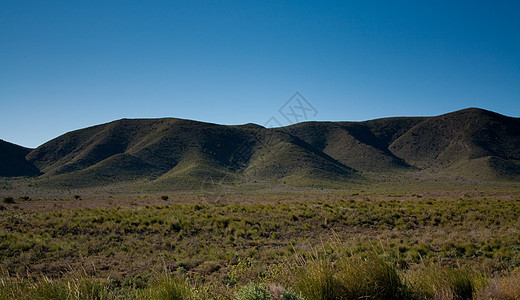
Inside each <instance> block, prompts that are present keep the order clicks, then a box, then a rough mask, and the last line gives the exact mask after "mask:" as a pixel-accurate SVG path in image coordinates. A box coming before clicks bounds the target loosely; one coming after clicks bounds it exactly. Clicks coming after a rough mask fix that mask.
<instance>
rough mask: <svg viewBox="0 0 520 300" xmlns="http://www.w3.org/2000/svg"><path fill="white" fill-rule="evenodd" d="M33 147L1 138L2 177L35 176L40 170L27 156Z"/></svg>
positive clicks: (0, 168) (0, 166)
mask: <svg viewBox="0 0 520 300" xmlns="http://www.w3.org/2000/svg"><path fill="white" fill-rule="evenodd" d="M29 152H31V149H28V148H25V147H22V146H18V145H15V144H12V143H9V142H6V141H4V140H0V177H13V176H35V175H38V174H39V173H40V172H39V171H38V168H36V167H35V166H33V165H32V164H31V163H29V162H28V161H27V160H26V159H25V156H26V155H27V154H28V153H29Z"/></svg>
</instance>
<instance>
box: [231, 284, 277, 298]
mask: <svg viewBox="0 0 520 300" xmlns="http://www.w3.org/2000/svg"><path fill="white" fill-rule="evenodd" d="M236 299H237V300H274V298H273V296H271V294H270V293H269V289H268V288H267V287H266V286H265V285H263V284H261V283H260V284H254V283H250V284H248V285H246V286H244V287H242V288H241V289H240V290H239V291H238V293H237V296H236Z"/></svg>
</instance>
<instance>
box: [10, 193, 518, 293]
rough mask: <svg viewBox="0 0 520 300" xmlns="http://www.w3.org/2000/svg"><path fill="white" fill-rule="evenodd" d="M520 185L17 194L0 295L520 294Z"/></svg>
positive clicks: (11, 212) (12, 213) (11, 200)
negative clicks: (145, 195) (150, 201)
mask: <svg viewBox="0 0 520 300" xmlns="http://www.w3.org/2000/svg"><path fill="white" fill-rule="evenodd" d="M512 195H513V194H508V195H503V196H500V195H476V194H466V195H463V196H462V197H423V196H420V195H413V199H412V200H411V199H409V198H407V199H403V198H402V197H399V196H398V195H385V196H370V197H365V196H364V197H359V196H355V195H348V196H346V195H338V194H332V195H329V194H319V195H313V196H312V197H309V198H305V199H302V198H301V197H300V198H297V197H287V198H286V199H284V198H283V197H273V198H272V199H271V198H268V197H267V198H268V199H265V201H261V202H251V201H246V200H245V197H244V201H240V199H238V200H237V199H234V200H233V201H230V202H223V203H218V204H201V203H192V204H175V203H174V200H172V199H171V198H172V197H170V199H168V198H166V199H162V200H161V201H164V205H145V206H139V207H113V208H96V209H84V208H75V209H55V210H48V211H30V210H20V209H17V208H16V207H15V206H16V205H18V204H19V203H20V202H22V201H38V200H30V199H23V198H15V197H13V198H12V199H9V200H8V201H4V203H3V204H2V205H3V206H4V209H5V210H3V211H1V212H0V224H1V226H0V261H1V269H2V276H1V280H0V298H2V299H78V298H79V299H120V298H123V299H207V298H216V299H219V298H222V299H229V298H232V299H233V298H236V299H360V298H371V299H466V298H470V297H474V298H482V299H489V298H490V297H493V299H519V298H520V269H519V267H520V224H519V222H518V219H519V216H520V198H518V197H516V196H512ZM13 200H14V201H13ZM76 200H78V199H76ZM78 201H79V200H78ZM83 201H87V200H83ZM12 202H14V203H12ZM17 203H18V204H17Z"/></svg>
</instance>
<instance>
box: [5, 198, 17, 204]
mask: <svg viewBox="0 0 520 300" xmlns="http://www.w3.org/2000/svg"><path fill="white" fill-rule="evenodd" d="M4 203H5V204H15V203H16V201H14V198H13V197H5V198H4Z"/></svg>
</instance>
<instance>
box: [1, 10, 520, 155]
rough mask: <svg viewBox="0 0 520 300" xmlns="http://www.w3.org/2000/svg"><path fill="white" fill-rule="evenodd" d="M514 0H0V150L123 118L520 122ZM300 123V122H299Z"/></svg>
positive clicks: (518, 26)
mask: <svg viewBox="0 0 520 300" xmlns="http://www.w3.org/2000/svg"><path fill="white" fill-rule="evenodd" d="M519 13H520V2H518V1H399V0H397V1H370V0H368V1H345V0H344V1H269V0H267V1H248V0H240V1H228V0H220V1H199V0H189V1H131V0H129V1H107V0H103V1H96V0H94V1H24V0H17V1H7V0H0V139H3V140H7V141H9V142H13V143H16V144H19V145H23V146H26V147H37V146H39V145H41V144H43V143H45V142H46V141H49V140H51V139H53V138H55V137H57V136H59V135H61V134H64V133H66V132H68V131H71V130H76V129H80V128H85V127H88V126H92V125H97V124H101V123H106V122H110V121H113V120H117V119H121V118H159V117H176V118H184V119H193V120H199V121H205V122H212V123H219V124H244V123H257V124H260V125H264V124H266V122H268V121H269V120H271V119H272V118H274V119H276V120H278V121H279V123H280V125H288V124H290V123H291V122H294V121H293V120H290V119H285V118H283V116H282V113H281V112H280V111H281V108H282V107H283V106H284V104H286V103H287V101H293V100H294V99H293V100H291V97H292V96H293V95H294V94H295V93H296V92H299V93H300V94H301V95H302V96H303V97H304V99H305V100H306V102H305V103H308V104H310V105H311V106H312V108H313V109H314V110H313V113H312V114H309V115H308V116H307V118H306V119H307V120H327V121H359V120H369V119H375V118H381V117H391V116H433V115H440V114H443V113H447V112H451V111H455V110H459V109H464V108H468V107H479V108H483V109H488V110H492V111H495V112H498V113H501V114H505V115H508V116H514V117H519V116H520V18H519V17H518V15H519ZM298 121H302V119H301V118H300V119H299V120H298Z"/></svg>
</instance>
